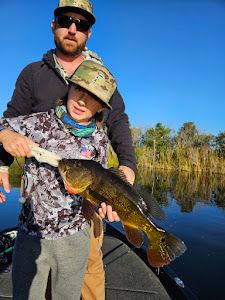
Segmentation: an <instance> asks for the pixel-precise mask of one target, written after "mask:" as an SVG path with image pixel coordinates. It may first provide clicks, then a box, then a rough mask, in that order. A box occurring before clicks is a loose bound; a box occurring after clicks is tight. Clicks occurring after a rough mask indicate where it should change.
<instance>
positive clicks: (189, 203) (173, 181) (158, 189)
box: [137, 170, 225, 212]
mask: <svg viewBox="0 0 225 300" xmlns="http://www.w3.org/2000/svg"><path fill="white" fill-rule="evenodd" d="M137 184H138V185H141V186H142V187H145V189H147V191H148V192H149V193H151V194H153V195H154V196H155V197H156V199H157V200H158V202H159V203H160V204H162V205H163V206H169V205H170V203H169V202H170V198H171V197H172V198H174V199H176V202H177V204H178V205H179V206H180V208H181V211H182V212H192V211H193V209H194V207H195V205H196V203H199V202H201V203H205V204H208V205H216V206H218V207H220V208H222V209H223V210H225V180H224V176H223V175H218V174H214V175H208V174H200V173H198V174H197V173H194V174H193V173H189V172H165V171H161V170H157V171H151V170H150V171H149V170H148V171H142V172H139V174H138V176H137ZM169 195H170V197H169Z"/></svg>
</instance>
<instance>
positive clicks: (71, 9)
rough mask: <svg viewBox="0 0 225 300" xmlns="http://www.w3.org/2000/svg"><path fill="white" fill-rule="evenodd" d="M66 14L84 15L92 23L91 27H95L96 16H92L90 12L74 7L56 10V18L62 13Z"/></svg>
mask: <svg viewBox="0 0 225 300" xmlns="http://www.w3.org/2000/svg"><path fill="white" fill-rule="evenodd" d="M65 12H75V13H78V14H79V15H82V16H84V17H85V18H86V19H87V20H88V21H89V22H90V23H91V25H93V24H94V23H95V21H96V19H95V17H94V15H92V14H91V13H89V12H88V11H86V10H84V9H82V8H79V7H73V6H65V7H57V8H56V9H55V10H54V16H55V17H56V16H58V15H60V14H62V13H65Z"/></svg>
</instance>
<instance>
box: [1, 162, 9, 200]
mask: <svg viewBox="0 0 225 300" xmlns="http://www.w3.org/2000/svg"><path fill="white" fill-rule="evenodd" d="M0 184H1V185H2V186H3V189H4V190H5V192H6V193H9V192H10V184H9V172H8V167H0ZM5 200H6V196H5V195H4V194H3V193H2V192H0V203H2V202H4V201H5Z"/></svg>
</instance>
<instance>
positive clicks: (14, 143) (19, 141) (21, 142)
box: [0, 129, 39, 157]
mask: <svg viewBox="0 0 225 300" xmlns="http://www.w3.org/2000/svg"><path fill="white" fill-rule="evenodd" d="M0 142H1V143H2V145H3V147H4V149H5V150H6V151H7V152H8V153H9V154H11V155H12V156H21V157H25V156H26V157H31V156H32V155H31V152H30V149H29V147H28V145H29V144H30V145H34V146H39V145H38V144H36V143H34V142H33V141H32V140H30V139H29V138H27V137H25V136H23V135H21V134H19V133H16V132H14V131H12V130H8V129H5V130H2V131H1V132H0Z"/></svg>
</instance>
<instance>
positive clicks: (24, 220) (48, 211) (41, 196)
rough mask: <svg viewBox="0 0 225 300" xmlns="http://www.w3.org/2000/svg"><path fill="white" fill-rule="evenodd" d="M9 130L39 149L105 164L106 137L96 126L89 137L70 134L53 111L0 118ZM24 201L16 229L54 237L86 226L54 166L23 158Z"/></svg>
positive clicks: (0, 125) (75, 198)
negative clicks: (23, 136)
mask: <svg viewBox="0 0 225 300" xmlns="http://www.w3.org/2000/svg"><path fill="white" fill-rule="evenodd" d="M2 129H12V130H14V131H16V132H18V133H20V134H22V135H25V136H27V137H28V138H30V139H32V140H33V141H34V142H36V143H38V144H39V145H40V146H41V147H42V148H44V149H47V150H49V151H52V152H54V153H55V154H57V155H59V156H61V157H63V158H76V159H93V160H95V161H97V162H99V163H101V164H102V166H103V167H106V166H107V154H108V152H107V151H108V138H107V135H106V134H105V132H104V130H103V129H96V130H95V131H94V132H93V134H92V136H91V137H89V138H79V137H75V136H74V135H72V134H71V133H70V132H68V130H67V129H66V128H65V127H64V125H63V124H62V123H61V122H60V121H59V120H58V119H57V117H56V115H55V112H54V110H50V111H49V112H42V113H36V114H32V115H29V116H20V117H17V118H10V119H8V118H2V119H0V130H2ZM24 168H25V169H24V174H25V188H24V198H25V200H26V201H25V203H24V204H23V206H22V210H21V213H20V216H19V228H20V229H21V230H22V231H23V232H25V233H28V234H29V235H33V236H38V237H41V238H45V239H49V240H51V239H57V238H59V237H63V236H66V235H71V234H73V233H75V232H77V231H79V230H80V229H83V228H85V227H86V226H87V221H86V220H85V218H84V216H83V213H82V209H81V204H82V198H81V197H80V196H78V195H69V194H68V193H67V191H66V190H65V188H64V185H63V182H62V179H61V177H60V175H59V172H58V169H57V168H54V167H52V166H50V165H48V164H40V163H38V162H37V161H36V160H35V159H34V158H29V159H26V163H25V167H24Z"/></svg>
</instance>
